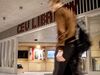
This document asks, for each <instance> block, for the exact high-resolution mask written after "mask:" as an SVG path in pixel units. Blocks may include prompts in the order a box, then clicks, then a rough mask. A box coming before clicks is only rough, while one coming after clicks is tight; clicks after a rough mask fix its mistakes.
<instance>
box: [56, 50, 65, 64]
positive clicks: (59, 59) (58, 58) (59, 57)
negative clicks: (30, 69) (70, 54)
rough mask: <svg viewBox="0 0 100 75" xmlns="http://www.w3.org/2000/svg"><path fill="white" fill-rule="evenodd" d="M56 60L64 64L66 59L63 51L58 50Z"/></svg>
mask: <svg viewBox="0 0 100 75" xmlns="http://www.w3.org/2000/svg"><path fill="white" fill-rule="evenodd" d="M56 59H57V61H58V62H64V61H65V58H64V57H63V51H62V50H58V53H57V55H56Z"/></svg>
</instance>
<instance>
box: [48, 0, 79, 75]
mask: <svg viewBox="0 0 100 75" xmlns="http://www.w3.org/2000/svg"><path fill="white" fill-rule="evenodd" d="M49 7H50V10H51V11H52V12H53V13H55V21H56V24H57V31H58V43H57V50H56V54H55V66H54V72H53V75H79V74H78V70H77V67H78V65H77V63H78V55H77V54H74V53H75V44H74V42H75V31H76V15H75V13H74V12H73V11H72V10H71V9H68V8H65V7H64V6H63V4H62V3H61V1H60V0H49Z"/></svg>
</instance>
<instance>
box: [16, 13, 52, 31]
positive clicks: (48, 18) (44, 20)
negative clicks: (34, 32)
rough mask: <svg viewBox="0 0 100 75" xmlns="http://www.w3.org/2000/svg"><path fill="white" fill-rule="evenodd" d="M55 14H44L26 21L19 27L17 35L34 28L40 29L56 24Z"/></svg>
mask: <svg viewBox="0 0 100 75" xmlns="http://www.w3.org/2000/svg"><path fill="white" fill-rule="evenodd" d="M53 16H54V15H53V14H52V13H51V12H47V13H44V14H42V15H40V16H38V17H36V18H33V19H31V20H29V21H26V22H24V23H22V24H19V25H18V26H17V33H22V32H25V31H29V30H31V29H34V28H38V27H41V26H44V25H47V24H50V23H52V22H54V19H53Z"/></svg>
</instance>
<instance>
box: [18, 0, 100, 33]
mask: <svg viewBox="0 0 100 75" xmlns="http://www.w3.org/2000/svg"><path fill="white" fill-rule="evenodd" d="M64 6H65V7H66V8H70V9H71V8H72V9H73V11H74V12H75V13H76V14H77V15H78V14H81V13H85V12H88V11H91V10H94V9H97V8H99V7H100V0H73V1H71V2H69V3H66V4H65V5H64ZM54 21H55V19H54V14H53V13H51V12H50V11H49V12H47V13H44V14H42V15H40V16H37V17H35V18H33V19H31V20H28V21H26V22H24V23H21V24H19V25H18V26H17V34H19V33H22V32H26V31H29V30H32V29H35V28H38V27H41V26H44V25H48V24H50V23H52V22H54Z"/></svg>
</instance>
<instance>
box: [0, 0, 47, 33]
mask: <svg viewBox="0 0 100 75" xmlns="http://www.w3.org/2000/svg"><path fill="white" fill-rule="evenodd" d="M47 1H48V0H0V32H2V31H4V30H7V29H9V28H11V27H13V26H15V25H18V24H20V23H22V22H25V21H27V20H29V19H32V18H33V17H36V16H38V15H40V14H42V13H44V12H47V11H48V10H49V8H48V5H47ZM21 6H22V7H23V9H20V8H19V7H21ZM3 17H6V19H5V20H3Z"/></svg>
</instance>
